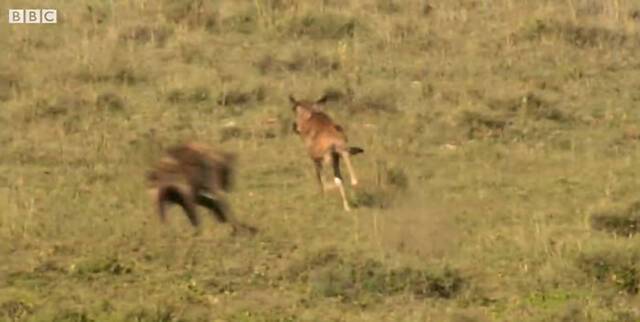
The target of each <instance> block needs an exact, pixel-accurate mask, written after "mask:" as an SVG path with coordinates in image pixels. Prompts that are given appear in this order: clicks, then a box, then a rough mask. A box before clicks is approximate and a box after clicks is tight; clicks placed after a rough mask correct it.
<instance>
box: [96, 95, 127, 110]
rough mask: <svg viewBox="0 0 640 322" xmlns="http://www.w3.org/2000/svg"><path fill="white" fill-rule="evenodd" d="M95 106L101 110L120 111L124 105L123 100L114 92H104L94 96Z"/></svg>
mask: <svg viewBox="0 0 640 322" xmlns="http://www.w3.org/2000/svg"><path fill="white" fill-rule="evenodd" d="M96 106H97V107H98V108H99V109H101V110H107V111H114V112H117V111H122V110H124V107H125V101H124V99H123V98H122V97H120V95H118V94H117V93H115V92H110V91H109V92H104V93H101V94H100V95H98V97H96Z"/></svg>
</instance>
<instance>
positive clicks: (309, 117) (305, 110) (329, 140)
mask: <svg viewBox="0 0 640 322" xmlns="http://www.w3.org/2000/svg"><path fill="white" fill-rule="evenodd" d="M327 98H328V96H327V95H325V96H323V97H322V98H320V99H318V100H317V101H315V102H311V101H305V100H296V99H295V98H294V97H293V95H289V101H290V102H291V105H292V109H293V111H294V112H295V114H296V121H295V123H294V125H293V128H294V131H295V132H296V133H298V134H299V135H300V137H302V139H303V141H304V144H305V146H306V148H307V153H308V154H309V156H310V157H311V159H312V160H313V162H314V166H315V170H316V176H317V179H318V183H319V184H320V189H321V190H322V192H323V193H324V192H325V191H326V190H328V187H327V185H326V184H325V182H324V176H323V173H322V168H323V165H326V164H329V162H331V165H332V167H333V176H334V182H335V184H336V186H337V187H338V189H339V190H340V196H341V197H342V204H343V207H344V210H346V211H350V210H351V209H350V207H349V203H348V201H347V197H346V194H345V191H344V187H343V184H342V181H343V180H342V175H341V173H340V158H341V157H342V158H343V159H344V162H345V164H346V165H347V170H348V171H349V177H350V179H351V185H352V186H356V185H357V184H358V179H357V177H356V174H355V172H354V171H353V166H352V165H351V159H350V156H351V155H355V154H358V153H362V152H364V150H363V149H361V148H359V147H348V146H347V135H346V134H345V133H344V129H343V128H342V127H341V126H340V125H338V124H336V123H334V122H333V120H332V119H331V118H330V117H329V116H328V115H327V114H325V113H324V112H322V111H321V110H320V108H321V106H322V105H323V104H324V103H326V101H327Z"/></svg>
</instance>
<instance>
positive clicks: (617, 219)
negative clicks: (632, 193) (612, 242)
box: [591, 202, 640, 237]
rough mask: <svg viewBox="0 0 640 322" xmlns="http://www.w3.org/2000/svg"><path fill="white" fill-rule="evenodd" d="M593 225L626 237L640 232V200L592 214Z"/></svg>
mask: <svg viewBox="0 0 640 322" xmlns="http://www.w3.org/2000/svg"><path fill="white" fill-rule="evenodd" d="M591 227H592V228H593V229H597V230H603V231H606V232H610V233H612V234H616V235H619V236H624V237H631V236H633V235H635V234H637V233H639V232H640V202H634V203H632V204H631V205H629V206H628V207H626V208H625V209H613V210H609V211H605V212H599V213H595V214H593V215H591Z"/></svg>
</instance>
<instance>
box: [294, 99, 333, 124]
mask: <svg viewBox="0 0 640 322" xmlns="http://www.w3.org/2000/svg"><path fill="white" fill-rule="evenodd" d="M327 98H328V96H327V95H324V96H322V97H321V98H320V99H318V100H316V101H315V102H313V101H307V100H297V99H295V97H293V95H289V102H290V103H291V110H292V111H293V112H294V113H295V115H296V120H295V122H294V123H293V131H294V132H296V133H300V131H301V128H302V127H304V124H305V123H306V122H307V121H308V120H309V119H310V118H311V116H312V115H313V113H316V112H320V109H321V107H322V105H323V104H324V103H326V102H327Z"/></svg>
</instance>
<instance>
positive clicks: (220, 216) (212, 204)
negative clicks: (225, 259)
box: [197, 193, 258, 234]
mask: <svg viewBox="0 0 640 322" xmlns="http://www.w3.org/2000/svg"><path fill="white" fill-rule="evenodd" d="M197 201H198V204H199V205H201V206H203V207H206V208H207V209H209V210H211V213H212V214H213V215H214V217H215V218H216V219H217V220H218V221H219V222H221V223H230V224H231V227H232V229H233V234H235V233H237V232H238V229H241V230H243V231H245V232H249V233H251V234H255V233H256V232H258V229H257V228H255V227H252V226H249V225H246V224H244V223H241V222H239V221H237V220H236V219H235V218H234V217H233V216H232V215H231V212H230V211H229V207H228V205H227V203H226V202H225V201H224V200H223V199H222V198H217V197H212V196H209V195H206V194H202V193H200V194H198V200H197Z"/></svg>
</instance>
